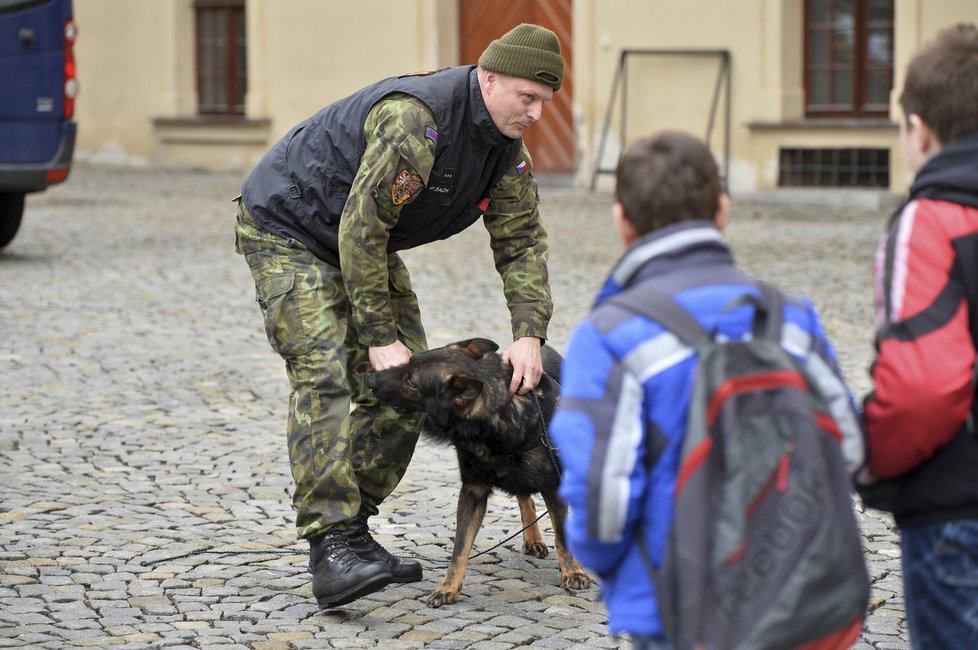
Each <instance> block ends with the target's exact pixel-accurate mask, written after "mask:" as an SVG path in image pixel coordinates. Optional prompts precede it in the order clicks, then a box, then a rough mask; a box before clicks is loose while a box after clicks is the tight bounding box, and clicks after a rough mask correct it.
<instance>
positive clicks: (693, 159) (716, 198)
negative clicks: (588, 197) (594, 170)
mask: <svg viewBox="0 0 978 650" xmlns="http://www.w3.org/2000/svg"><path fill="white" fill-rule="evenodd" d="M615 181H616V184H615V200H616V201H617V202H618V203H621V205H622V208H623V209H624V211H625V215H626V217H628V220H629V221H630V222H631V224H632V225H633V226H634V227H635V229H636V231H638V234H639V235H644V234H646V233H649V232H652V231H653V230H658V229H659V228H662V227H664V226H668V225H669V224H672V223H676V222H679V221H689V220H693V219H707V220H710V221H712V220H713V218H714V217H715V216H716V212H717V208H718V206H719V204H720V195H721V194H722V193H723V188H722V186H721V184H720V172H719V170H718V168H717V164H716V161H715V160H714V159H713V154H712V153H710V149H709V148H708V147H707V146H706V145H705V144H704V143H703V142H702V141H700V140H698V139H697V138H695V137H693V136H691V135H689V134H686V133H680V132H678V131H662V132H659V133H657V134H655V135H652V136H648V137H645V138H642V139H641V140H639V141H637V142H635V143H634V144H632V145H631V146H630V147H628V149H626V150H625V153H624V154H623V155H622V157H621V160H620V161H619V162H618V167H617V169H616V170H615Z"/></svg>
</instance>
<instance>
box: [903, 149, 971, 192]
mask: <svg viewBox="0 0 978 650" xmlns="http://www.w3.org/2000/svg"><path fill="white" fill-rule="evenodd" d="M940 191H952V192H956V193H964V194H971V195H974V196H975V197H976V198H978V133H972V134H971V135H968V136H965V137H963V138H960V139H958V140H955V141H953V142H951V143H950V144H948V145H946V146H945V147H944V148H943V149H941V150H940V151H939V152H938V154H937V155H936V156H934V157H933V158H931V159H930V160H929V161H927V164H925V165H924V166H923V167H921V169H920V171H919V172H918V173H917V177H916V178H915V179H914V182H913V184H912V185H911V186H910V198H911V199H916V198H927V197H929V196H931V195H932V194H935V193H937V192H940Z"/></svg>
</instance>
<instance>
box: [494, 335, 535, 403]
mask: <svg viewBox="0 0 978 650" xmlns="http://www.w3.org/2000/svg"><path fill="white" fill-rule="evenodd" d="M540 345H541V344H540V339H538V338H537V337H535V336H524V337H521V338H518V339H516V340H515V341H513V344H512V345H510V346H509V347H508V348H507V349H506V351H505V352H503V361H508V362H509V363H511V364H513V379H512V380H511V381H510V382H509V392H510V393H511V394H514V393H518V394H520V395H526V394H527V393H529V392H530V391H531V390H533V389H534V388H535V387H536V385H537V384H538V383H540V378H541V377H543V356H542V355H541V354H540ZM521 382H522V383H521Z"/></svg>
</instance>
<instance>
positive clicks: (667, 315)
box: [607, 291, 710, 347]
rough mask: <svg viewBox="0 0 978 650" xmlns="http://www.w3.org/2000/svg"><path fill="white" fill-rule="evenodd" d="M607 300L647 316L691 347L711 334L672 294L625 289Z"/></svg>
mask: <svg viewBox="0 0 978 650" xmlns="http://www.w3.org/2000/svg"><path fill="white" fill-rule="evenodd" d="M607 302H608V303H609V304H613V305H618V306H619V307H621V308H623V309H626V310H628V311H630V312H632V313H634V314H640V315H642V316H647V317H648V318H650V319H652V320H654V321H655V322H657V323H659V324H660V325H662V327H664V328H666V329H667V330H669V331H670V332H672V333H673V334H674V335H675V336H676V338H678V339H679V340H680V341H682V342H683V343H685V344H686V345H688V346H690V347H696V346H697V345H699V344H700V343H702V342H703V341H704V340H706V339H708V338H709V336H710V334H709V332H707V331H706V328H704V327H703V326H702V325H700V322H699V321H698V320H696V319H695V318H694V317H693V315H692V314H690V313H689V312H688V311H686V310H685V309H683V308H682V307H680V306H679V304H678V303H676V301H675V300H673V299H672V298H671V297H670V296H667V295H666V294H664V293H660V292H658V291H648V292H646V291H642V292H640V293H639V292H636V291H624V292H622V293H619V294H617V295H615V296H612V297H611V298H609V299H608V301H607Z"/></svg>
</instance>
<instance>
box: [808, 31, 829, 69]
mask: <svg viewBox="0 0 978 650" xmlns="http://www.w3.org/2000/svg"><path fill="white" fill-rule="evenodd" d="M830 37H831V32H826V31H821V30H819V31H815V32H812V35H811V40H810V41H809V42H810V43H811V49H810V52H809V62H810V63H811V64H812V65H824V64H826V63H828V62H829V38H830Z"/></svg>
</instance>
